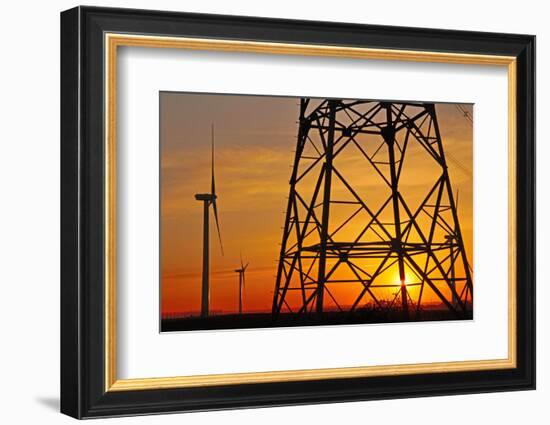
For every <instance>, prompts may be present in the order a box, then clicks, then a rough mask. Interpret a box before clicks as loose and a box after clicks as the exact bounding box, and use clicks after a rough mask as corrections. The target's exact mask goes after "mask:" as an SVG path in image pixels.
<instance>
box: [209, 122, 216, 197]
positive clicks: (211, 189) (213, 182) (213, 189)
mask: <svg viewBox="0 0 550 425" xmlns="http://www.w3.org/2000/svg"><path fill="white" fill-rule="evenodd" d="M211 144H212V164H211V168H212V183H211V188H210V191H211V192H210V193H211V194H212V195H214V196H215V195H216V179H215V178H214V124H212V141H211Z"/></svg>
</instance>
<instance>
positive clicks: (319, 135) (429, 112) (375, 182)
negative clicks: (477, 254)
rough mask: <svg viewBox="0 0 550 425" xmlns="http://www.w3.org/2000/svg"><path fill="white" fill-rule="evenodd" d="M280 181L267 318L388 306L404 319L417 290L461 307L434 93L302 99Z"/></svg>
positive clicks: (466, 303)
mask: <svg viewBox="0 0 550 425" xmlns="http://www.w3.org/2000/svg"><path fill="white" fill-rule="evenodd" d="M289 183H290V191H289V198H288V205H287V210H286V216H285V223H284V227H283V229H284V230H283V236H282V244H281V251H280V255H279V263H278V269H277V277H276V284H275V290H274V297H273V306H272V313H273V317H274V319H277V318H278V317H279V315H280V314H281V313H293V314H295V315H297V316H308V315H311V316H315V317H322V315H323V314H324V313H326V312H327V311H341V312H348V313H349V314H350V315H353V314H357V313H358V312H359V311H361V310H369V309H375V310H385V309H389V308H393V309H395V308H396V306H398V307H397V308H398V309H399V310H401V311H402V317H403V319H404V320H407V319H408V318H409V314H410V311H414V312H415V314H416V315H418V314H420V312H421V310H422V306H423V300H425V302H426V303H431V304H434V303H436V304H440V305H441V306H443V308H445V309H448V310H449V311H451V312H452V313H453V314H454V315H455V316H456V317H458V318H462V317H468V316H469V314H471V311H472V310H471V309H472V302H473V300H472V296H473V291H472V273H471V269H470V265H469V262H468V259H467V255H466V250H465V248H464V241H463V238H462V233H461V228H460V223H459V217H458V213H457V206H456V202H455V197H454V196H453V190H452V186H451V182H450V178H449V172H448V169H447V163H446V160H445V153H444V149H443V143H442V140H441V134H440V131H439V126H438V121H437V114H436V108H435V105H434V104H432V103H420V102H406V103H393V102H377V101H359V100H341V99H310V98H303V99H301V102H300V116H299V128H298V140H297V147H296V152H295V156H294V163H293V167H292V174H291V177H290V182H289ZM396 290H397V292H396ZM393 294H395V295H396V296H395V297H394V298H393V300H392V295H393ZM396 300H399V302H397V303H396Z"/></svg>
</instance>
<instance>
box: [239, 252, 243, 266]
mask: <svg viewBox="0 0 550 425" xmlns="http://www.w3.org/2000/svg"><path fill="white" fill-rule="evenodd" d="M239 255H240V257H241V269H242V268H243V254H242V253H240V254H239Z"/></svg>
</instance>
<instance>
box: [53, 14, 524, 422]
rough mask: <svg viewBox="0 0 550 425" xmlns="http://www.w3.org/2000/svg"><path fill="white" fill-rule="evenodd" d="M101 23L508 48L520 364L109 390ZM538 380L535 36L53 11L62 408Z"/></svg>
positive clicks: (156, 408) (279, 398) (285, 401)
mask: <svg viewBox="0 0 550 425" xmlns="http://www.w3.org/2000/svg"><path fill="white" fill-rule="evenodd" d="M106 32H117V33H139V34H154V35H166V36H177V37H182V36H185V37H199V38H216V39H232V40H257V41H265V42H275V43H297V44H304V43H307V44H316V45H330V46H347V47H369V48H380V49H399V50H422V51H433V52H449V53H474V54H485V55H506V56H514V57H516V60H517V89H516V90H517V96H516V99H517V125H516V130H517V152H516V160H517V169H516V171H517V173H516V175H517V182H516V184H517V192H516V193H517V200H516V201H517V216H516V217H517V258H516V261H517V263H516V270H517V338H516V342H517V351H516V352H517V367H516V368H513V369H502V370H480V371H469V372H450V373H429V374H414V375H400V376H382V377H369V378H364V377H363V378H360V377H358V378H346V379H326V380H312V381H298V382H271V383H259V384H245V385H225V386H208V387H190V388H172V389H156V390H141V391H117V392H110V391H107V392H106V391H105V373H104V371H105V360H104V354H105V339H104V332H105V326H104V313H105V310H104V309H105V303H104V297H105V293H104V286H103V279H104V268H105V264H104V232H103V229H104V226H105V218H104V213H103V211H104V173H105V164H104V160H103V159H104V155H105V152H104V146H103V144H102V140H103V135H104V105H105V99H104V91H103V88H104V84H105V81H104V69H103V66H104V54H105V52H104V48H105V46H104V34H105V33H106ZM534 388H535V37H534V36H531V35H518V34H499V33H480V32H468V31H451V30H434V29H420V28H405V27H390V26H371V25H356V24H343V23H328V22H313V21H296V20H283V19H265V18H255V17H254V18H253V17H240V16H221V15H204V14H191V13H176V12H162V11H146V10H131V9H111V8H96V7H76V8H74V9H70V10H67V11H65V12H62V13H61V412H63V413H65V414H67V415H70V416H73V417H75V418H92V417H105V416H120V415H137V414H150V413H163V412H183V411H202V410H217V409H229V408H244V407H260V406H279V405H296V404H312V403H328V402H343V401H353V400H374V399H387V398H403V397H417V396H436V395H451V394H467V393H482V392H493V391H512V390H529V389H534Z"/></svg>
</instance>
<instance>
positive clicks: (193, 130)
mask: <svg viewBox="0 0 550 425" xmlns="http://www.w3.org/2000/svg"><path fill="white" fill-rule="evenodd" d="M160 105H161V108H160V123H161V135H160V138H161V141H160V143H161V158H160V167H161V205H160V206H161V311H162V314H163V315H166V314H189V313H198V312H199V310H200V286H201V267H202V202H198V201H196V200H195V199H194V194H195V193H207V192H209V190H210V125H211V123H214V125H215V134H216V189H217V193H218V209H219V215H220V222H221V223H220V224H221V232H222V239H223V244H224V250H225V256H222V255H221V251H220V249H219V245H218V243H217V239H216V235H215V233H214V227H213V226H214V223H213V219H212V216H211V239H210V244H211V250H210V262H211V265H210V271H211V274H210V287H211V295H210V309H211V311H212V312H213V313H214V314H215V313H216V312H235V311H237V310H238V275H237V273H235V272H234V270H235V269H236V268H237V267H238V266H239V261H240V260H239V255H240V253H241V252H242V256H243V259H244V261H245V262H250V266H249V268H248V270H247V273H246V289H245V296H244V311H269V310H270V309H271V302H272V298H273V288H274V285H275V274H276V267H277V261H278V254H279V250H280V242H281V235H282V226H283V225H284V211H285V208H286V203H287V196H288V191H289V185H288V180H289V177H290V173H291V164H292V160H293V150H294V149H295V145H296V134H297V124H296V121H297V118H298V111H299V108H298V105H299V99H297V98H285V97H261V96H232V95H205V94H186V93H164V92H163V93H161V94H160ZM462 107H463V108H465V109H466V110H467V111H469V113H470V114H471V113H472V106H471V105H462ZM436 111H437V114H438V120H439V126H440V129H441V134H442V139H443V144H444V148H445V153H446V156H447V162H448V164H449V173H450V178H451V183H452V186H453V191H454V192H456V190H457V189H458V190H459V192H460V196H459V210H458V214H459V219H460V225H461V228H462V236H463V239H464V242H465V246H466V252H467V254H468V257H469V259H470V263H471V261H472V260H471V258H472V229H473V225H472V174H471V170H472V168H473V164H472V126H471V124H470V123H469V122H468V121H467V120H466V119H465V118H464V117H463V116H462V115H461V113H460V112H458V110H457V108H456V106H455V105H451V104H438V105H437V106H436ZM346 169H347V170H346V173H347V174H346V176H347V177H348V178H350V179H351V180H352V181H354V186H356V187H358V190H363V191H365V193H368V194H369V196H370V198H371V200H372V201H373V202H374V201H375V199H374V198H375V197H376V196H377V195H376V193H377V190H376V189H377V188H376V184H375V183H373V182H372V181H370V182H369V181H365V180H368V179H365V177H364V176H365V174H364V164H362V163H361V162H360V161H358V160H356V159H354V158H351V157H350V158H349V160H348V162H347V163H346ZM409 173H410V174H409V176H408V178H405V177H407V176H404V177H403V180H402V184H401V186H400V190H401V192H403V193H406V194H408V195H406V196H408V197H409V198H410V199H415V198H420V197H422V196H423V195H424V194H425V193H423V192H422V191H419V190H418V187H419V185H421V184H422V182H430V181H432V180H433V175H434V174H433V170H430V169H429V167H427V166H426V164H425V163H423V162H422V161H421V160H418V164H417V165H416V166H415V167H413V168H411V169H410V170H409ZM334 219H336V218H334ZM392 273H393V274H395V275H397V271H396V269H395V270H390V271H388V274H392ZM409 278H410V279H414V277H413V276H411V277H409V276H407V279H409ZM390 279H391V276H390ZM396 280H397V281H398V279H396ZM390 295H391V294H390V293H388V296H390ZM350 299H351V298H350ZM426 301H428V302H429V301H430V298H429V297H428V298H426ZM350 302H351V301H350Z"/></svg>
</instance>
